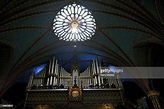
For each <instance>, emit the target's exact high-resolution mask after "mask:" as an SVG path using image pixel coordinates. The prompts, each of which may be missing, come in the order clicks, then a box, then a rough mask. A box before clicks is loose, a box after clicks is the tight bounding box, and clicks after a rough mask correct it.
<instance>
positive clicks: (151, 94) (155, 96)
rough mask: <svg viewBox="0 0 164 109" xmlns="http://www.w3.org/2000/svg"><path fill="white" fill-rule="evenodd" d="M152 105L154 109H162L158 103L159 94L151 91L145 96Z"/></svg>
mask: <svg viewBox="0 0 164 109" xmlns="http://www.w3.org/2000/svg"><path fill="white" fill-rule="evenodd" d="M147 96H148V97H149V98H150V100H151V101H152V103H153V106H154V109H162V108H161V106H160V103H159V101H158V97H159V92H158V91H156V90H151V91H149V92H148V95H147Z"/></svg>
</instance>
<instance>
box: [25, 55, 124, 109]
mask: <svg viewBox="0 0 164 109" xmlns="http://www.w3.org/2000/svg"><path fill="white" fill-rule="evenodd" d="M102 69H103V68H102V67H101V63H100V61H99V60H98V58H97V59H96V60H93V62H92V64H91V65H90V66H89V67H88V68H87V69H86V70H84V71H83V72H81V73H80V69H79V68H78V67H77V66H75V67H73V69H72V71H71V72H67V71H66V70H65V69H64V68H63V67H62V66H60V65H59V64H58V60H56V59H55V57H53V59H51V60H50V61H49V63H47V65H46V67H45V68H43V69H42V70H41V71H40V72H39V73H37V74H35V73H32V74H31V76H30V78H29V83H28V86H27V96H26V100H25V107H26V106H31V107H32V108H34V109H35V107H36V105H38V104H41V105H45V104H46V105H53V106H58V105H59V104H62V105H66V107H67V105H68V102H69V103H74V102H78V103H79V102H80V103H82V104H85V103H86V104H92V103H98V104H102V103H110V104H112V105H113V106H114V107H115V106H117V105H122V104H123V100H122V88H123V87H122V83H121V80H120V78H119V73H113V72H104V71H105V70H104V71H102ZM72 94H73V95H72ZM75 95H76V96H75ZM79 98H80V99H79ZM80 105H81V104H80ZM53 108H54V107H53Z"/></svg>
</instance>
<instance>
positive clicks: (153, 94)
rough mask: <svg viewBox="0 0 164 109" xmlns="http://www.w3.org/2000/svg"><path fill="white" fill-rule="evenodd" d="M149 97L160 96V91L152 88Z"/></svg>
mask: <svg viewBox="0 0 164 109" xmlns="http://www.w3.org/2000/svg"><path fill="white" fill-rule="evenodd" d="M147 96H148V97H158V96H159V92H158V91H156V90H150V91H149V92H148V94H147Z"/></svg>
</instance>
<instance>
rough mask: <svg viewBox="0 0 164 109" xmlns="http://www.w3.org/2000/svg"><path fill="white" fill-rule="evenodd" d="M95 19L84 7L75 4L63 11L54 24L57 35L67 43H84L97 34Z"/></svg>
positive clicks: (58, 14)
mask: <svg viewBox="0 0 164 109" xmlns="http://www.w3.org/2000/svg"><path fill="white" fill-rule="evenodd" d="M95 29H96V23H95V19H94V18H93V16H92V15H91V12H89V11H88V9H86V8H85V7H83V6H80V5H77V4H75V3H73V4H72V5H68V6H65V7H64V8H63V9H61V10H60V11H59V12H58V13H57V15H56V17H55V19H54V23H53V30H54V33H55V35H57V36H58V37H59V39H60V40H61V39H62V40H65V41H84V40H87V39H90V38H91V37H92V36H93V35H94V34H95Z"/></svg>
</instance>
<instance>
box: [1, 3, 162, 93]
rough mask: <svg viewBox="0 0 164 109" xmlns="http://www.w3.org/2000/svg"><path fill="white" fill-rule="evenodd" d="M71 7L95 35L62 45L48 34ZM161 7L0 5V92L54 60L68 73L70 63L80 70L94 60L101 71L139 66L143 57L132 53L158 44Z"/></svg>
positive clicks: (139, 5) (159, 40)
mask: <svg viewBox="0 0 164 109" xmlns="http://www.w3.org/2000/svg"><path fill="white" fill-rule="evenodd" d="M74 2H75V3H76V4H80V5H82V6H84V7H86V8H87V9H88V10H89V11H91V13H92V15H93V16H94V18H95V20H96V33H95V34H94V36H93V37H92V38H91V39H90V40H87V41H83V42H66V41H62V40H59V38H58V37H57V36H56V35H55V34H54V32H53V20H54V18H55V16H56V14H57V12H58V11H60V9H62V8H63V7H64V6H66V5H69V4H72V3H74ZM163 3H164V2H163V1H162V0H35V1H34V0H1V1H0V10H1V11H0V90H1V91H3V90H5V89H6V88H7V87H8V86H9V84H10V83H11V82H12V81H13V80H14V79H15V78H16V76H17V75H19V74H21V73H22V72H24V71H25V70H27V69H29V68H31V67H34V66H36V65H40V64H43V63H45V62H47V61H48V60H50V59H52V57H54V56H55V58H56V59H57V60H59V63H60V65H62V66H63V67H64V68H65V69H66V70H68V71H69V70H70V67H71V64H72V63H73V61H75V60H76V61H78V63H79V64H80V67H81V70H84V69H85V68H87V67H88V66H89V65H90V64H91V63H92V60H94V59H95V58H99V59H100V60H101V61H102V62H103V63H104V65H115V66H139V65H144V63H145V62H144V61H145V60H144V59H143V56H147V53H146V52H144V51H143V52H141V53H140V52H139V50H138V49H137V47H139V46H141V45H143V44H146V43H159V44H163V42H164V25H163V21H164V12H163V8H164V7H162V6H163ZM75 45H76V47H74V46H75ZM139 53H140V54H139ZM136 60H137V61H136ZM4 78H5V79H4Z"/></svg>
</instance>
